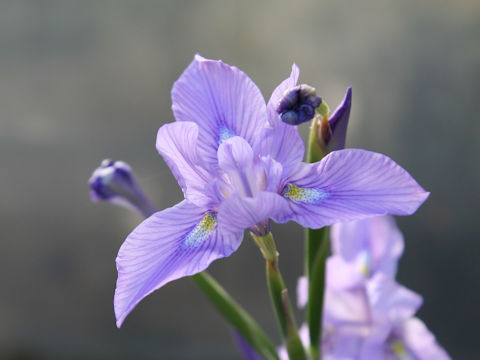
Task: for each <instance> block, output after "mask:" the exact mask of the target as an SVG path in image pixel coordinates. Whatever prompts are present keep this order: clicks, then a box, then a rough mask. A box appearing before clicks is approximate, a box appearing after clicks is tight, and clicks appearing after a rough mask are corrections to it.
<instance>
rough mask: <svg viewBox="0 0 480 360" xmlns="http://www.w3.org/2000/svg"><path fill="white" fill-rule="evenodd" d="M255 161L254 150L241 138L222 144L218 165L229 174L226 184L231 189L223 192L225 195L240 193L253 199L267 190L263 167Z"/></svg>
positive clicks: (234, 138)
mask: <svg viewBox="0 0 480 360" xmlns="http://www.w3.org/2000/svg"><path fill="white" fill-rule="evenodd" d="M255 160H257V159H256V158H255V156H254V153H253V150H252V148H251V147H250V145H249V144H248V142H247V141H245V140H244V139H243V138H241V137H239V136H234V137H232V138H230V139H228V140H225V141H224V142H223V143H222V144H220V147H219V148H218V165H219V168H220V169H221V170H222V171H224V172H225V174H227V176H228V180H227V181H226V183H227V184H228V186H229V187H230V189H225V190H224V191H223V192H224V193H225V194H228V193H230V192H232V193H236V192H238V193H239V194H240V195H241V196H249V197H253V196H255V195H256V194H258V193H259V192H260V191H261V190H263V189H264V188H265V186H266V184H265V173H264V171H263V167H261V166H260V164H256V161H255Z"/></svg>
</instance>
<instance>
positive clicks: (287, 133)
mask: <svg viewBox="0 0 480 360" xmlns="http://www.w3.org/2000/svg"><path fill="white" fill-rule="evenodd" d="M299 74H300V70H299V68H298V67H297V65H295V64H293V65H292V72H291V74H290V77H288V78H287V79H285V80H284V81H282V82H281V83H280V85H278V86H277V88H276V89H275V90H274V91H273V93H272V96H271V97H270V100H269V101H268V105H267V112H268V122H269V128H268V129H267V130H266V133H265V135H264V139H263V141H262V150H261V152H262V154H264V155H270V156H271V157H272V158H274V159H275V160H276V161H278V162H280V163H281V164H282V165H283V167H284V168H285V169H289V168H291V167H292V166H294V165H296V164H297V163H299V162H300V161H302V159H303V155H304V152H305V147H304V144H303V140H302V138H301V136H300V134H299V132H298V128H297V126H293V125H288V124H285V123H284V122H283V121H282V120H281V118H280V115H279V114H278V113H277V110H276V108H277V106H278V104H279V103H280V100H281V98H282V96H283V94H284V93H285V91H286V90H288V89H290V88H293V87H295V86H296V85H297V81H298V76H299Z"/></svg>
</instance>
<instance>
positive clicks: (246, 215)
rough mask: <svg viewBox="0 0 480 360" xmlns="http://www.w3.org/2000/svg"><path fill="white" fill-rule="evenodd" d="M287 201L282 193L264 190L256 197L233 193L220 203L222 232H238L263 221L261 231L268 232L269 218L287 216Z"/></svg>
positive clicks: (219, 214)
mask: <svg viewBox="0 0 480 360" xmlns="http://www.w3.org/2000/svg"><path fill="white" fill-rule="evenodd" d="M286 211H288V204H287V201H286V200H285V199H284V198H282V197H281V196H280V195H278V194H275V193H272V192H267V191H263V192H261V193H259V194H258V195H257V196H255V197H242V196H240V195H238V194H234V195H232V196H231V197H230V198H228V199H226V200H224V201H223V202H222V203H221V204H220V208H219V210H218V226H219V229H220V231H221V232H222V233H230V232H233V233H238V232H243V230H245V229H248V228H250V227H252V226H254V225H256V224H259V223H262V224H261V228H259V229H257V230H258V232H259V233H263V234H266V233H268V231H269V229H268V225H269V224H268V219H269V218H275V217H278V216H285V212H286Z"/></svg>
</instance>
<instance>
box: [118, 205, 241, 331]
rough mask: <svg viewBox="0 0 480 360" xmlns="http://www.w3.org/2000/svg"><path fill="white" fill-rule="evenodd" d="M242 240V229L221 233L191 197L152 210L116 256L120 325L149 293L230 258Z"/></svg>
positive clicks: (214, 220)
mask: <svg viewBox="0 0 480 360" xmlns="http://www.w3.org/2000/svg"><path fill="white" fill-rule="evenodd" d="M241 240H242V232H237V233H233V232H230V233H228V234H221V233H220V231H219V229H218V226H217V220H216V215H215V214H213V213H211V212H209V211H206V210H204V209H201V208H198V207H197V206H195V205H193V204H192V203H189V202H187V201H183V202H181V203H179V204H178V205H176V206H174V207H171V208H169V209H166V210H164V211H161V212H157V213H155V214H153V215H152V216H151V217H149V218H148V219H147V220H145V221H144V222H142V223H141V224H140V225H139V226H138V227H137V228H136V229H135V230H133V232H132V233H131V234H130V235H129V236H128V237H127V239H126V240H125V242H124V243H123V245H122V246H121V248H120V251H119V253H118V256H117V260H116V261H117V270H118V280H117V288H116V290H115V299H114V305H115V316H116V318H117V326H119V327H120V326H121V324H122V323H123V321H124V320H125V318H126V316H127V315H128V314H129V313H130V312H131V311H132V310H133V308H134V307H135V306H136V305H137V304H138V303H139V302H140V301H141V300H142V299H143V298H144V297H145V296H147V295H149V294H150V293H152V292H153V291H155V290H157V289H159V288H160V287H162V286H163V285H165V284H166V283H168V282H170V281H173V280H176V279H179V278H181V277H184V276H189V275H194V274H196V273H198V272H201V271H203V270H205V269H206V268H207V267H208V266H209V265H210V263H211V262H212V261H214V260H216V259H219V258H223V257H226V256H229V255H230V254H231V253H232V252H234V251H235V250H236V249H237V248H238V246H239V245H240V243H241Z"/></svg>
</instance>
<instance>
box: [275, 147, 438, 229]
mask: <svg viewBox="0 0 480 360" xmlns="http://www.w3.org/2000/svg"><path fill="white" fill-rule="evenodd" d="M282 195H283V196H284V197H285V198H287V199H288V200H289V201H288V203H289V205H290V209H291V213H290V215H289V216H288V217H286V218H284V219H278V220H279V221H280V222H286V221H289V220H294V221H296V222H298V223H299V224H301V225H302V226H305V227H309V228H315V229H317V228H321V227H323V226H326V225H331V224H333V223H336V222H340V221H348V220H357V219H362V218H366V217H371V216H375V215H385V214H394V215H409V214H412V213H414V212H415V211H416V210H417V208H418V207H419V206H420V205H421V204H422V203H423V202H424V201H425V199H426V198H427V197H428V195H429V193H428V192H426V191H425V190H423V189H422V187H421V186H420V185H419V184H418V183H417V182H416V181H415V180H414V179H413V178H412V177H411V176H410V174H408V172H407V171H405V170H404V169H403V168H402V167H400V166H399V165H398V164H396V163H395V162H394V161H393V160H391V159H390V158H389V157H387V156H385V155H382V154H378V153H374V152H370V151H365V150H359V149H347V150H339V151H334V152H332V153H330V154H328V155H327V156H326V157H325V158H323V159H322V160H321V161H320V162H318V163H315V164H304V163H302V164H300V165H299V166H298V167H297V168H296V169H294V170H293V171H292V172H291V174H290V175H289V176H288V177H287V178H286V179H285V186H284V189H283V191H282Z"/></svg>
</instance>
